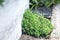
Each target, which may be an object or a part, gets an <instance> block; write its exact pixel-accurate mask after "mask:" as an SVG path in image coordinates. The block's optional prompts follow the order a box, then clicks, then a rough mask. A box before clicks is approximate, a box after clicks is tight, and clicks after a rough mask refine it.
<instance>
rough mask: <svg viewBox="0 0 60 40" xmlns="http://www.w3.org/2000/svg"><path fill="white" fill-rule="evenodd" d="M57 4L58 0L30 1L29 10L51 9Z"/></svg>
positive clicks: (59, 1)
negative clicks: (42, 7) (43, 7)
mask: <svg viewBox="0 0 60 40" xmlns="http://www.w3.org/2000/svg"><path fill="white" fill-rule="evenodd" d="M58 3H60V0H30V8H34V9H35V8H38V7H41V6H45V7H51V6H53V5H55V4H58Z"/></svg>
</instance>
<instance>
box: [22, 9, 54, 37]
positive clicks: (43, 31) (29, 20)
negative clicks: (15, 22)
mask: <svg viewBox="0 0 60 40" xmlns="http://www.w3.org/2000/svg"><path fill="white" fill-rule="evenodd" d="M53 28H54V27H53V26H52V24H51V22H50V21H49V20H48V19H46V18H44V17H43V16H41V15H38V14H36V13H35V14H34V13H33V12H32V11H30V10H28V9H27V10H26V11H25V13H24V16H23V21H22V32H23V33H26V34H28V35H33V36H36V37H40V36H43V35H44V36H47V35H48V34H50V33H51V32H52V30H53Z"/></svg>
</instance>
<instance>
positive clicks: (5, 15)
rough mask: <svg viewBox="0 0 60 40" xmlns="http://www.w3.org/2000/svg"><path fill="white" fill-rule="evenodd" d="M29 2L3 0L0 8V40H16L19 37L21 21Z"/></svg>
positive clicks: (24, 0)
mask: <svg viewBox="0 0 60 40" xmlns="http://www.w3.org/2000/svg"><path fill="white" fill-rule="evenodd" d="M28 7H29V0H4V2H3V7H1V6H0V40H18V39H19V38H20V37H21V34H22V31H21V30H22V29H21V21H22V17H23V13H24V11H25V9H27V8H28Z"/></svg>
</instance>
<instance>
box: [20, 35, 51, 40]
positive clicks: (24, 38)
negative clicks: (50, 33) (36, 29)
mask: <svg viewBox="0 0 60 40" xmlns="http://www.w3.org/2000/svg"><path fill="white" fill-rule="evenodd" d="M19 40H50V39H46V38H42V37H41V38H36V37H32V36H29V35H25V34H23V35H22V36H21V38H20V39H19Z"/></svg>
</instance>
